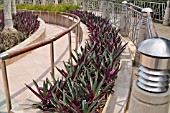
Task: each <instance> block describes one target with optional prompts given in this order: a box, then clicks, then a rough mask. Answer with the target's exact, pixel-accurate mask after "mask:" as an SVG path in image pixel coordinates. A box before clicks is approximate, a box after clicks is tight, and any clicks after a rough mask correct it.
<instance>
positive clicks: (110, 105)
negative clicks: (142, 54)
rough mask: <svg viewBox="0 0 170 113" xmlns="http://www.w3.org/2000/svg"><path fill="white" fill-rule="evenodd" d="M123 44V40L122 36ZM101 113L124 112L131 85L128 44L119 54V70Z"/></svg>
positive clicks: (130, 61) (130, 60) (130, 63)
mask: <svg viewBox="0 0 170 113" xmlns="http://www.w3.org/2000/svg"><path fill="white" fill-rule="evenodd" d="M122 40H123V44H125V41H124V39H123V37H122ZM117 76H118V78H117V80H116V81H115V86H114V87H113V91H114V93H111V94H110V95H109V97H108V100H107V102H106V105H105V107H104V109H103V112H102V113H125V112H126V110H127V107H128V101H129V96H130V92H131V86H132V59H131V54H130V50H129V48H128V46H127V47H126V49H125V50H124V52H123V53H122V56H121V70H120V71H119V73H118V75H117Z"/></svg>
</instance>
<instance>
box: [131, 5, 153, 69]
mask: <svg viewBox="0 0 170 113" xmlns="http://www.w3.org/2000/svg"><path fill="white" fill-rule="evenodd" d="M151 12H153V11H152V9H151V8H143V9H142V19H141V23H140V28H139V37H138V38H137V41H136V46H138V45H139V44H140V43H141V42H142V41H144V40H145V39H146V38H148V37H147V36H148V32H147V24H148V23H147V19H148V14H147V13H151ZM138 64H139V52H138V51H136V54H135V58H134V65H135V66H138Z"/></svg>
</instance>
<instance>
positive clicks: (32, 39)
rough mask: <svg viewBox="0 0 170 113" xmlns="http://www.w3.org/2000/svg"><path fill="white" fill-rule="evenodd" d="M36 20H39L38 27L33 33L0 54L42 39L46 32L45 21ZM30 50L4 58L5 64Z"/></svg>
mask: <svg viewBox="0 0 170 113" xmlns="http://www.w3.org/2000/svg"><path fill="white" fill-rule="evenodd" d="M38 20H39V21H40V26H39V28H38V29H37V31H36V32H35V33H33V34H32V35H31V36H29V38H27V39H26V40H24V41H23V42H21V43H20V44H18V45H16V46H14V47H12V48H11V49H9V50H7V51H5V52H3V53H1V54H5V53H7V52H9V51H15V50H18V49H21V48H24V47H26V46H27V45H30V44H33V43H35V42H38V41H40V40H42V39H44V38H45V37H46V34H45V29H46V27H45V23H44V21H43V20H42V19H40V18H38ZM29 53H30V52H28V53H24V54H22V55H19V56H17V57H14V58H11V59H8V60H6V64H7V65H9V64H11V63H13V62H15V61H17V60H19V59H20V58H22V57H24V56H26V55H27V54H29Z"/></svg>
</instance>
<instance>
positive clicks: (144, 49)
mask: <svg viewBox="0 0 170 113" xmlns="http://www.w3.org/2000/svg"><path fill="white" fill-rule="evenodd" d="M138 51H139V52H141V53H143V54H145V55H148V56H153V57H161V58H170V40H168V39H165V38H161V37H159V38H150V39H146V40H144V41H143V42H142V43H140V44H139V46H138Z"/></svg>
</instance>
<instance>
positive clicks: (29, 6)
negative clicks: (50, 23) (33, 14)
mask: <svg viewBox="0 0 170 113" xmlns="http://www.w3.org/2000/svg"><path fill="white" fill-rule="evenodd" d="M78 8H79V7H78V6H77V5H72V4H66V3H61V4H57V5H52V4H46V5H38V4H37V5H32V4H18V5H17V9H25V10H41V11H54V12H67V11H70V10H76V9H78Z"/></svg>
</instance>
